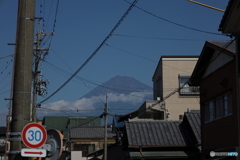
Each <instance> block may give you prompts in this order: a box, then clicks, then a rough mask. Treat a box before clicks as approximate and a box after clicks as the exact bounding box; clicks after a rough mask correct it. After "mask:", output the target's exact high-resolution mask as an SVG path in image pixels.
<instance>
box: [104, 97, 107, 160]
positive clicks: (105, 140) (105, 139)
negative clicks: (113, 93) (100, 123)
mask: <svg viewBox="0 0 240 160" xmlns="http://www.w3.org/2000/svg"><path fill="white" fill-rule="evenodd" d="M107 98H108V95H106V103H105V108H104V111H105V112H104V113H105V114H104V117H105V130H104V131H105V134H104V160H107V121H108V120H107V114H108V100H107Z"/></svg>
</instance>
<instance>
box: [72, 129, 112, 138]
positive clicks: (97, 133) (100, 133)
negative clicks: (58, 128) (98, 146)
mask: <svg viewBox="0 0 240 160" xmlns="http://www.w3.org/2000/svg"><path fill="white" fill-rule="evenodd" d="M104 133H105V132H104V127H102V126H100V127H78V128H72V129H71V131H70V138H104ZM113 136H115V134H114V133H111V132H108V138H112V137H113Z"/></svg>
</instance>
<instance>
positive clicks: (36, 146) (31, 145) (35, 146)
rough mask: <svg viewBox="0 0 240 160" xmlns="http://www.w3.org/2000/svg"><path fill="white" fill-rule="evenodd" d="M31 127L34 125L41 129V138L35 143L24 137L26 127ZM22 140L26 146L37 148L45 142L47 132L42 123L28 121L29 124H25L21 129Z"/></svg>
mask: <svg viewBox="0 0 240 160" xmlns="http://www.w3.org/2000/svg"><path fill="white" fill-rule="evenodd" d="M31 127H36V128H38V129H40V130H41V131H42V133H43V138H42V140H41V141H40V142H39V143H37V144H31V143H29V142H28V140H27V139H26V132H27V131H28V129H29V128H31ZM22 141H23V143H24V144H25V145H26V146H27V147H29V148H39V147H41V146H42V145H44V144H45V142H46V141H47V132H46V129H45V128H44V127H43V126H42V125H40V124H38V123H29V124H28V125H26V126H25V127H24V128H23V130H22Z"/></svg>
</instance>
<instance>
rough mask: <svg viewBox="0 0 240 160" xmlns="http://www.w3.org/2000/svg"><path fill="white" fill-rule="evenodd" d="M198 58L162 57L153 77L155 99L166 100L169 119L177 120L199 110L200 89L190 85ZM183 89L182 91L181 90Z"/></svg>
mask: <svg viewBox="0 0 240 160" xmlns="http://www.w3.org/2000/svg"><path fill="white" fill-rule="evenodd" d="M197 60H198V56H162V57H161V58H160V61H159V63H158V66H157V68H156V70H155V72H154V75H153V77H152V81H153V99H154V100H160V101H162V100H164V101H165V108H166V110H167V113H166V114H167V117H168V119H170V120H177V119H181V118H182V117H183V114H184V112H185V111H187V109H188V108H190V109H199V100H198V99H199V88H198V87H194V86H189V85H188V83H187V82H188V80H189V78H190V77H191V74H192V71H193V69H194V67H195V65H196V63H197ZM179 88H181V89H179Z"/></svg>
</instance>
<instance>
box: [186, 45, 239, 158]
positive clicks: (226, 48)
mask: <svg viewBox="0 0 240 160" xmlns="http://www.w3.org/2000/svg"><path fill="white" fill-rule="evenodd" d="M236 80H237V79H236V61H235V43H234V42H232V43H231V42H227V41H216V42H206V43H205V45H204V47H203V50H202V53H201V55H200V57H199V61H198V63H197V65H196V67H195V69H194V71H193V74H192V77H191V78H190V81H191V84H192V85H194V86H196V85H199V86H200V92H201V96H200V104H201V107H200V108H201V109H200V110H201V131H202V156H203V158H204V159H208V158H212V157H211V156H210V152H211V151H214V152H231V151H235V149H236V146H238V132H237V128H238V114H237V113H238V112H237V86H236V84H237V83H236Z"/></svg>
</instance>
